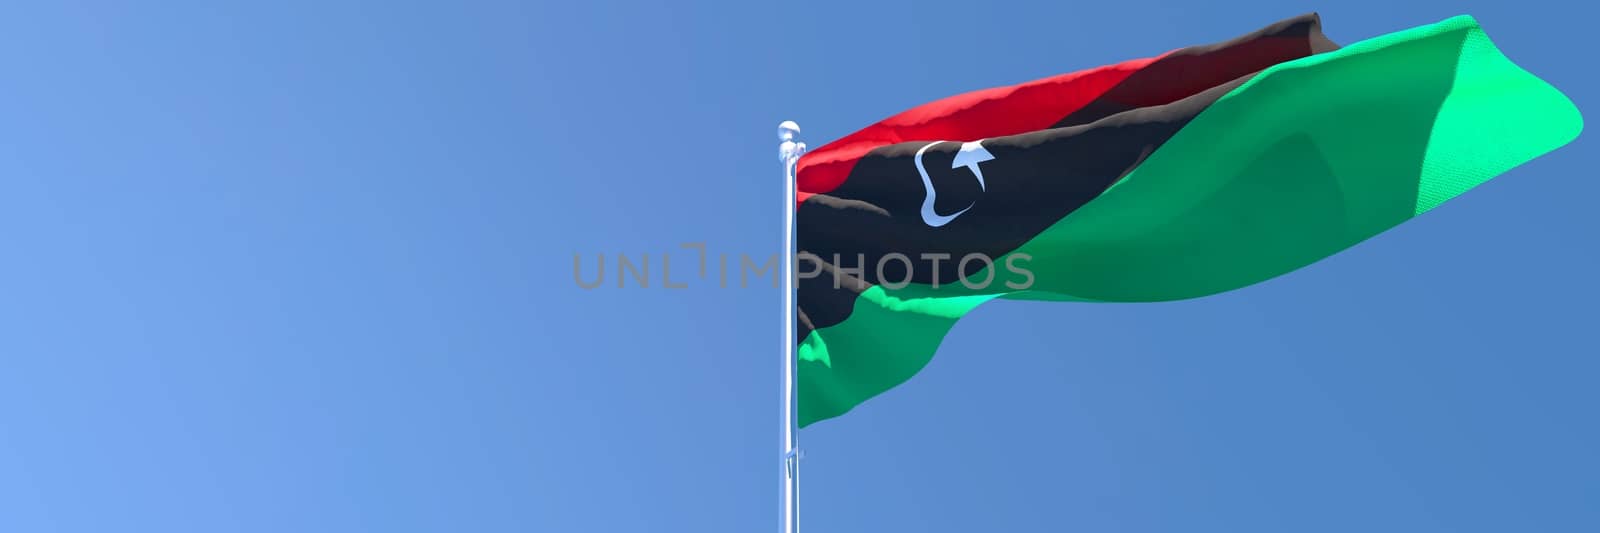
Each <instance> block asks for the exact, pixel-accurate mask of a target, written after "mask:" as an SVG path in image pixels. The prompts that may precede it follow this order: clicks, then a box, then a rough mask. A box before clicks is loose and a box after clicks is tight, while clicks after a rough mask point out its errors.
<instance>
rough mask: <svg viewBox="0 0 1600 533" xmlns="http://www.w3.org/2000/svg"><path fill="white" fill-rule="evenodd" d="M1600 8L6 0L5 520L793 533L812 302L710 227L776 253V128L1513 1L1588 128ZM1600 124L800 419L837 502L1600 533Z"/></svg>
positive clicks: (1426, 19) (1512, 38)
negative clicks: (1285, 27) (1181, 287)
mask: <svg viewBox="0 0 1600 533" xmlns="http://www.w3.org/2000/svg"><path fill="white" fill-rule="evenodd" d="M1582 6H1583V5H1582V4H1579V3H1572V2H1565V1H1554V0H1539V1H1533V0H1526V1H1519V2H1490V1H1469V2H1460V1H1451V2H1446V1H1440V0H1419V1H1407V2H1399V1H1393V0H1388V1H1381V2H1380V1H1371V2H1367V1H1361V2H1345V1H1341V2H1325V3H1308V2H1299V1H1291V2H1282V1H1266V0H1250V1H1217V2H1203V3H1194V2H1177V1H1167V2H1159V1H1148V0H1127V1H1118V2H1097V3H1075V2H1039V3H1035V4H1032V5H1028V4H1025V3H1021V2H1004V3H996V4H993V5H985V4H984V3H974V2H947V1H944V0H934V1H918V2H895V3H886V4H878V3H868V2H860V1H848V2H833V1H811V2H804V3H798V2H797V3H794V4H791V5H784V4H780V3H777V2H702V3H685V2H655V3H631V4H611V3H606V2H592V3H591V2H560V3H538V2H535V3H521V4H519V3H509V2H453V3H443V2H441V3H438V4H434V5H424V4H419V3H411V2H384V3H378V2H374V3H370V4H357V3H348V2H326V1H318V2H271V3H262V4H261V5H254V6H233V7H222V6H218V5H215V4H214V3H212V2H164V3H160V4H151V3H142V4H137V5H135V4H129V3H121V2H107V3H94V2H50V3H42V2H34V3H28V4H26V5H21V4H12V5H9V6H8V8H7V9H5V10H4V14H3V16H0V69H3V70H0V531H8V532H13V531H14V532H53V531H71V532H80V531H81V532H105V531H159V532H178V531H195V532H219V531H230V532H231V531H240V532H273V533H281V532H286V531H327V532H352V531H384V532H411V531H418V532H422V531H428V532H435V531H437V532H447V531H448V532H461V531H466V532H474V533H486V532H502V531H504V532H511V531H538V532H568V531H572V532H586V531H603V532H609V531H619V532H625V531H694V532H708V531H718V532H720V531H737V532H749V531H774V530H775V529H776V527H777V525H778V518H777V510H778V507H777V504H778V500H777V492H776V489H777V486H778V485H777V483H778V481H777V474H778V466H777V460H778V458H777V446H778V440H779V439H778V434H777V431H778V426H777V421H776V417H777V415H778V412H777V403H776V402H777V399H778V396H777V392H776V388H775V387H776V386H777V378H776V375H777V372H778V362H779V356H778V352H777V350H778V349H779V347H780V339H779V338H778V336H779V333H778V327H779V325H780V321H779V314H778V313H779V307H778V300H777V298H778V291H776V290H774V289H770V288H760V289H757V288H750V289H736V288H728V289H721V288H717V287H715V286H714V284H713V283H710V282H707V281H703V280H696V279H694V278H692V277H688V276H687V274H690V273H691V272H692V270H693V264H694V260H695V257H694V253H693V252H692V251H688V250H682V249H679V248H678V245H679V243H684V242H705V243H706V245H707V247H708V249H709V251H710V252H711V253H712V254H720V253H726V254H730V255H731V256H734V257H737V254H741V253H744V254H751V255H757V254H759V255H766V254H770V253H773V252H775V251H776V250H777V248H778V241H777V239H778V237H779V232H780V223H781V222H780V221H781V218H780V217H781V213H782V212H781V211H780V209H782V208H783V204H782V200H781V198H782V192H781V186H782V182H781V176H780V173H779V167H778V163H777V159H776V155H775V148H776V139H775V138H774V128H775V125H776V124H777V123H778V122H779V121H781V120H784V119H793V120H796V121H799V122H800V124H801V125H802V127H803V128H804V139H805V140H807V141H808V142H810V143H811V144H812V145H813V146H818V145H821V144H822V143H824V142H826V141H828V140H830V139H833V138H836V137H838V136H841V135H843V134H846V133H848V132H850V131H853V130H854V129H856V128H859V127H861V126H864V125H866V124H868V123H870V122H872V121H874V120H877V119H879V118H881V117H883V116H886V115H888V114H891V113H893V112H896V111H899V110H901V109H904V108H906V107H909V106H912V105H915V104H918V103H922V102H924V101H927V100H931V99H934V98H938V97H942V96H947V95H950V94H954V93H958V92H962V91H967V90H972V89H978V88H983V87H988V86H993V85H1000V84H1007V83H1015V82H1020V81H1024V80H1029V79H1033V78H1037V77H1041V76H1046V75H1050V74H1055V73H1059V72H1064V71H1070V70H1075V69H1079V68H1085V67H1091V66H1096V65H1100V64H1105V63H1110V62H1115V61H1121V60H1124V59H1129V58H1133V57H1142V56H1149V55H1154V54H1158V53H1161V52H1163V51H1166V50H1169V49H1172V48H1177V47H1181V46H1186V45H1192V44H1201V43H1208V42H1213V41H1217V40H1222V39H1227V38H1231V37H1233V36H1236V35H1239V34H1242V33H1245V32H1249V31H1252V30H1255V29H1256V28H1258V27H1260V26H1263V25H1265V24H1268V23H1270V22H1273V21H1275V20H1278V19H1281V18H1285V17H1289V16H1292V15H1295V14H1298V13H1302V12H1306V11H1320V12H1321V13H1322V14H1323V17H1324V22H1325V26H1326V28H1327V33H1328V34H1329V35H1330V36H1331V37H1332V38H1334V39H1335V40H1338V41H1340V42H1344V43H1349V42H1354V41H1356V40H1360V39H1363V38H1367V37H1372V36H1376V35H1379V34H1382V33H1387V32H1391V31H1396V30H1400V29H1404V28H1407V27H1412V26H1416V25H1420V24H1425V23H1430V22H1434V21H1437V20H1441V19H1444V18H1447V17H1449V16H1452V15H1456V14H1461V13H1469V14H1472V15H1475V16H1476V17H1478V19H1479V20H1480V22H1481V23H1482V24H1483V25H1484V27H1485V29H1486V30H1487V32H1488V34H1489V35H1490V37H1492V38H1494V39H1495V40H1496V42H1498V43H1499V44H1500V46H1501V47H1502V49H1503V50H1504V51H1505V52H1506V53H1507V55H1509V56H1510V57H1511V58H1512V59H1513V60H1515V61H1517V62H1518V63H1519V64H1521V65H1522V66H1523V67H1525V68H1527V69H1529V70H1530V71H1532V72H1534V73H1535V74H1538V75H1540V76H1541V77H1543V78H1545V79H1546V80H1548V81H1549V82H1551V83H1552V84H1554V85H1555V86H1556V87H1558V88H1560V89H1562V90H1563V91H1564V92H1565V93H1566V94H1567V95H1568V96H1569V97H1570V98H1572V99H1573V100H1574V101H1575V102H1576V103H1577V104H1578V106H1579V108H1580V109H1584V110H1588V111H1589V112H1590V117H1591V120H1592V119H1593V111H1592V109H1591V106H1592V104H1593V103H1594V102H1595V101H1596V98H1597V83H1600V76H1597V75H1596V74H1595V73H1594V70H1593V67H1592V59H1593V58H1592V57H1591V56H1592V55H1593V54H1592V53H1591V48H1592V46H1590V45H1588V44H1584V43H1588V42H1589V41H1588V39H1589V38H1590V36H1591V34H1592V33H1593V32H1594V31H1595V27H1594V21H1595V20H1596V17H1595V15H1596V13H1595V12H1594V11H1584V10H1593V9H1594V8H1593V7H1582ZM1593 137H1594V134H1593V132H1590V133H1588V134H1586V135H1584V136H1583V137H1580V138H1579V139H1578V140H1577V141H1576V142H1574V143H1573V144H1571V145H1569V146H1567V147H1566V148H1563V149H1561V150H1559V151H1557V152H1555V153H1553V154H1550V155H1548V156H1546V157H1544V158H1541V159H1539V160H1536V161H1534V162H1532V163H1530V164H1528V165H1526V166H1523V167H1521V168H1519V169H1516V170H1514V171H1512V172H1510V173H1509V174H1507V175H1505V176H1503V177H1501V178H1500V179H1498V180H1496V181H1494V182H1491V183H1490V184H1488V185H1486V186H1484V187H1481V188H1479V189H1478V190H1476V191H1474V192H1471V193H1469V194H1467V195H1466V196H1464V197H1463V198H1460V199H1458V200H1456V201H1454V202H1452V203H1450V204H1447V205H1445V206H1444V207H1442V208H1440V209H1438V210H1436V211H1434V212H1432V213H1429V214H1427V215H1426V216H1423V217H1422V218H1420V219H1418V220H1415V221H1413V222H1410V223H1408V224H1406V225H1404V226H1402V227H1400V228H1398V229H1396V230H1394V231H1391V232H1389V233H1387V234H1384V235H1382V236H1380V237H1378V238H1376V239H1374V240H1371V241H1369V242H1367V243H1364V244H1362V245H1360V246H1357V247H1356V248H1354V249H1352V250H1350V251H1348V252H1345V253H1342V254H1340V255H1338V256H1336V257H1333V258H1331V259H1329V260H1327V261H1325V262H1322V263H1320V264H1317V265H1314V266H1312V267H1309V268H1306V269H1303V270H1301V271H1298V272H1295V273H1293V274H1291V275H1288V276H1286V277H1283V278H1280V279H1277V280H1274V281H1271V282H1268V283H1265V284H1263V285H1260V286H1256V287H1252V288H1248V289H1245V290H1240V291H1237V292H1233V293H1229V294H1225V295H1221V296H1217V297H1213V298H1207V299H1203V300H1197V301H1188V302H1180V303H1171V304H1159V305H1073V304H1053V303H1037V302H1000V303H997V304H992V305H989V306H985V307H983V308H981V309H980V310H978V311H977V312H975V313H973V314H971V315H969V316H968V317H967V318H966V319H964V320H963V321H962V322H961V323H960V324H958V325H957V326H956V327H955V329H954V330H953V332H952V333H951V334H950V336H949V337H948V338H947V340H946V341H945V344H944V346H943V348H942V350H941V352H940V355H939V356H938V357H936V358H935V359H934V361H933V363H932V364H931V365H930V366H929V367H928V368H927V369H926V370H925V371H924V372H923V373H922V374H921V375H919V376H917V377H916V378H915V379H913V380H912V381H911V382H909V383H908V384H906V385H904V386H902V387H900V388H898V389H895V390H893V391H891V392H890V393H888V394H886V395H884V396H882V397H879V398H877V399H875V400H873V401H871V402H869V403H868V404H866V405H864V406H862V407H861V408H859V409H857V410H856V411H855V412H853V413H851V414H849V415H848V416H845V417H843V418H840V419H836V420H832V421H828V422H824V423H821V424H818V425H816V426H813V427H812V428H809V429H807V430H806V431H804V432H803V433H802V439H803V445H804V447H805V448H806V450H807V459H806V461H805V463H804V465H805V471H804V472H805V475H804V480H805V486H804V524H805V528H806V529H805V530H806V531H812V532H821V531H827V532H883V531H925V532H972V531H1086V532H1111V531H1116V532H1174V531H1183V532H1212V531H1216V532H1223V531H1225V532H1230V533H1237V532H1252V531H1259V532H1284V531H1294V532H1322V531H1326V532H1341V533H1345V532H1350V531H1400V532H1407V533H1418V532H1429V531H1450V532H1463V531H1467V532H1477V531H1481V532H1506V531H1536V532H1540V533H1552V532H1565V531H1572V532H1578V531H1584V532H1592V531H1600V505H1597V502H1600V454H1596V453H1595V450H1600V425H1597V424H1596V408H1597V407H1600V386H1597V384H1596V380H1597V378H1600V355H1597V354H1600V349H1597V347H1596V342H1595V337H1594V334H1595V328H1596V318H1597V313H1596V312H1595V311H1594V307H1593V302H1595V301H1597V300H1600V284H1597V282H1596V278H1595V275H1594V273H1595V272H1596V271H1597V270H1600V252H1597V250H1596V239H1595V231H1596V229H1597V225H1600V224H1597V221H1600V219H1597V217H1596V215H1595V213H1594V210H1593V205H1594V198H1596V197H1597V196H1600V179H1597V178H1596V173H1595V170H1594V169H1595V168H1597V167H1600V157H1597V155H1596V154H1595V152H1594V149H1593V146H1594V144H1593ZM669 252H670V253H671V254H672V257H673V261H674V263H673V268H674V277H675V279H677V280H679V281H685V280H686V281H689V282H690V287H689V288H688V289H684V290H677V291H668V290H662V289H659V288H655V287H652V288H651V289H649V290H643V289H637V288H629V289H623V290H619V289H616V288H615V287H614V286H613V287H607V288H602V289H595V290H590V291H586V290H581V289H579V288H577V286H576V285H575V283H574V282H573V278H572V258H573V254H575V253H582V254H586V256H587V257H591V258H592V257H593V255H594V254H600V253H604V254H607V255H608V256H609V258H613V259H614V257H615V254H617V253H627V254H630V255H631V256H633V257H637V256H638V255H640V254H644V253H649V254H650V256H651V258H652V262H653V263H654V264H653V265H652V267H653V269H652V274H653V275H658V272H659V270H657V269H659V266H660V264H659V259H660V256H661V254H663V253H669Z"/></svg>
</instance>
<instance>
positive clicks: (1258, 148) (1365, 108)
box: [798, 16, 1583, 426]
mask: <svg viewBox="0 0 1600 533" xmlns="http://www.w3.org/2000/svg"><path fill="white" fill-rule="evenodd" d="M1582 127H1583V121H1582V118H1581V117H1580V116H1579V114H1578V111H1577V109H1576V108H1575V107H1573V105H1572V103H1571V102H1570V101H1569V100H1567V98H1566V97H1565V96H1563V95H1562V94H1561V93H1560V92H1558V91H1557V90H1555V89H1554V88H1553V87H1551V86H1550V85H1548V84H1546V83H1545V82H1543V81H1542V80H1540V79H1538V78H1536V77H1534V76H1533V75H1531V74H1528V73H1527V72H1526V71H1523V70H1522V69H1521V68H1519V67H1517V66H1516V65H1515V64H1513V63H1511V62H1510V60H1508V59H1506V58H1505V56H1504V55H1502V54H1501V53H1500V51H1499V50H1498V49H1496V48H1495V47H1494V44H1493V43H1491V42H1490V41H1489V39H1488V37H1487V36H1486V35H1484V34H1483V32H1482V30H1480V29H1479V28H1478V25H1477V23H1476V22H1475V21H1474V20H1473V19H1472V18H1471V17H1467V16H1461V17H1455V18H1451V19H1449V20H1446V21H1443V22H1440V23H1438V24H1432V25H1428V26H1422V27H1419V28H1413V29H1410V30H1406V31H1402V32H1398V33H1393V34H1389V35H1385V36H1382V37H1378V38H1375V39H1370V40H1367V41H1362V42H1359V43H1356V44H1353V45H1351V46H1348V47H1345V48H1343V49H1340V50H1338V51H1334V52H1330V53H1326V54H1319V55H1316V56H1312V57H1308V58H1304V59H1300V60H1296V61H1292V62H1288V63H1283V64H1280V65H1277V66H1274V67H1272V68H1269V69H1267V70H1265V71H1263V72H1262V73H1261V74H1260V75H1258V76H1256V77H1255V78H1253V79H1251V80H1250V81H1249V82H1247V83H1245V84H1244V85H1242V86H1240V87H1239V88H1237V89H1235V90H1233V91H1231V92H1230V93H1228V94H1227V95H1225V96H1223V97H1222V98H1221V99H1220V100H1218V101H1217V102H1216V103H1215V104H1213V105H1212V106H1211V107H1209V108H1207V109H1206V110H1205V111H1204V112H1202V113H1201V114H1200V115H1199V116H1197V117H1196V118H1195V119H1194V120H1193V121H1192V122H1190V124H1189V125H1188V126H1186V127H1185V128H1184V129H1183V130H1182V131H1180V132H1178V134H1177V135H1175V136H1174V137H1173V138H1172V139H1171V140H1169V141H1167V143H1166V144H1165V145H1163V146H1162V147H1161V149H1160V150H1157V151H1156V152H1155V153H1154V154H1151V156H1150V158H1149V159H1148V160H1147V161H1145V162H1144V163H1143V164H1142V165H1140V166H1139V168H1137V169H1135V170H1134V172H1132V173H1131V174H1129V176H1128V177H1127V178H1125V179H1124V180H1122V181H1121V182H1119V183H1118V184H1117V185H1116V186H1114V187H1112V188H1111V189H1109V190H1107V191H1106V192H1105V193H1104V194H1102V195H1101V196H1100V197H1098V198H1096V199H1095V200H1093V201H1091V202H1089V203H1088V204H1086V205H1085V206H1083V207H1082V208H1080V209H1078V210H1077V211H1074V212H1073V213H1072V214H1070V215H1068V216H1067V217H1065V218H1063V219H1061V220H1060V221H1059V222H1057V223H1056V224H1054V225H1052V226H1051V227H1050V228H1049V229H1047V230H1046V231H1044V232H1043V233H1041V234H1040V235H1039V236H1037V237H1035V238H1034V239H1033V240H1031V241H1029V242H1027V243H1025V244H1024V245H1023V246H1022V247H1020V248H1019V249H1018V250H1016V251H1014V252H1013V254H1028V255H1029V256H1031V257H1032V260H1031V261H1030V262H1029V263H1028V265H1027V266H1028V268H1029V269H1030V270H1032V271H1033V272H1034V274H1035V276H1036V282H1035V284H1034V285H1033V287H1032V288H1031V290H1029V291H1026V292H1006V291H1007V289H1005V288H1004V285H1003V284H1001V283H998V282H997V283H995V284H993V285H992V286H991V288H989V289H985V290H983V291H972V290H969V289H966V288H965V287H963V286H962V285H961V284H959V283H958V284H953V285H948V286H942V287H940V288H939V289H938V290H933V289H931V288H929V287H925V286H915V285H913V286H909V287H906V288H904V289H900V290H893V291H886V290H883V289H881V288H873V289H872V290H870V291H868V292H867V293H865V294H863V296H862V297H860V298H858V299H857V300H856V302H855V307H854V311H853V313H852V314H851V315H850V318H849V319H847V320H846V321H844V322H843V323H840V324H836V325H834V326H831V327H827V328H823V329H820V330H817V331H814V332H812V334H811V335H810V336H808V337H807V338H806V339H805V341H804V342H803V343H802V344H801V346H800V351H799V355H798V356H799V359H800V365H799V392H798V395H799V410H800V424H801V425H802V426H804V425H809V424H811V423H813V422H816V421H818V420H823V419H827V418H831V417H834V416H838V415H840V414H843V413H845V412H846V411H849V410H850V409H851V408H853V407H855V406H856V405H858V404H860V403H861V402H862V401H865V400H866V399H868V398H871V397H872V396H875V395H877V394H879V393H881V392H883V391H885V390H888V389H889V388H891V387H893V386H895V385H898V384H899V383H902V382H904V381H905V380H906V379H909V378H910V377H911V376H912V375H913V374H915V373H916V372H917V371H919V370H921V369H922V367H923V366H925V365H926V364H927V362H928V361H929V359H931V358H932V356H933V352H934V351H935V350H936V349H937V347H938V345H939V342H940V340H942V339H943V337H944V335H945V333H947V332H948V331H949V329H950V327H951V326H952V325H954V324H955V321H956V320H957V319H959V318H960V317H961V315H963V314H965V313H966V312H967V311H970V310H971V309H972V308H974V307H976V306H977V305H978V304H980V303H982V302H984V301H987V300H989V299H992V298H994V297H997V296H1003V297H1005V298H1008V299H1032V300H1074V301H1111V302H1146V301H1169V300H1179V299H1185V298H1194V297H1199V296H1205V295H1209V294H1215V293H1218V292H1223V291H1227V290H1232V289H1236V288H1239V287H1244V286H1247V285H1251V284H1255V283H1259V282H1262V281H1265V280H1268V279H1271V278H1274V277H1277V276H1280V275H1283V274H1285V273H1288V272H1290V271H1293V270H1295V269H1297V268H1300V267H1302V266H1305V265H1307V264H1310V263H1312V262H1315V261H1318V260H1320V259H1322V258H1325V257H1327V256H1329V255H1332V254H1334V253H1337V252H1338V251H1340V250H1343V249H1345V248H1348V247H1350V246H1352V245H1354V244H1356V243H1359V242H1361V241H1362V240H1365V239H1367V238H1368V237H1371V236H1373V235H1376V234H1378V233H1380V232H1382V231H1384V230H1387V229H1389V228H1391V227H1394V226H1395V225H1397V224H1399V223H1401V222H1404V221H1406V220H1408V219H1410V218H1411V217H1413V216H1416V215H1419V214H1421V213H1424V212H1426V211H1428V210H1430V209H1433V208H1434V207H1437V206H1438V205H1439V204H1441V203H1443V202H1444V201H1445V200H1448V199H1450V198H1453V197H1455V196H1457V195H1459V194H1461V193H1463V192H1465V191H1467V190H1468V189H1471V188H1472V187H1475V186H1477V185H1479V184H1481V183H1483V182H1485V181H1488V180H1489V179H1490V178H1492V177H1494V176H1496V175H1498V174H1500V173H1503V172H1505V171H1507V170H1509V169H1511V168H1513V167H1515V166H1517V165H1519V164H1522V163H1524V162H1527V161H1528V160H1531V159H1533V158H1535V157H1538V156H1539V155H1541V154H1544V153H1546V152H1549V151H1550V150H1554V149H1555V148H1557V147H1560V146H1561V145H1563V144H1566V143H1567V142H1570V141H1571V140H1572V139H1574V138H1576V137H1577V135H1578V132H1579V131H1580V130H1581V129H1582ZM997 264H1004V263H1003V262H997ZM997 276H999V277H998V278H997V279H1008V276H1009V273H1007V272H1005V271H1001V272H997ZM984 277H985V275H984V274H982V273H980V274H979V275H978V276H977V279H983V278H984ZM980 293H981V294H980Z"/></svg>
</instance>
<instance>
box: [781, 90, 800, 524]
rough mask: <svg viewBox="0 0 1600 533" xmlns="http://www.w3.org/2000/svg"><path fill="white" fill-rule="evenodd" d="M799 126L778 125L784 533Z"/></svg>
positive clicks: (795, 494) (789, 515)
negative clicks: (781, 203)
mask: <svg viewBox="0 0 1600 533" xmlns="http://www.w3.org/2000/svg"><path fill="white" fill-rule="evenodd" d="M799 135H800V125H799V124H795V123H794V122H793V121H788V120H785V121H783V123H781V124H778V140H779V141H781V144H779V145H778V159H779V160H781V161H782V162H783V178H784V185H783V213H784V215H783V267H782V269H781V270H780V271H779V274H780V275H781V276H783V280H782V284H783V387H782V390H783V403H782V405H783V448H782V452H783V455H782V457H783V462H782V465H783V474H782V475H783V478H782V479H783V533H798V532H799V531H800V439H799V436H798V435H796V433H797V432H796V431H795V407H796V403H795V394H794V384H795V375H794V365H795V360H794V349H795V342H796V339H795V338H794V326H795V319H794V312H795V307H794V211H795V202H794V198H795V165H796V163H798V162H799V161H800V156H801V154H804V153H806V143H803V142H800V141H798V140H796V139H795V138H796V137H797V136H799Z"/></svg>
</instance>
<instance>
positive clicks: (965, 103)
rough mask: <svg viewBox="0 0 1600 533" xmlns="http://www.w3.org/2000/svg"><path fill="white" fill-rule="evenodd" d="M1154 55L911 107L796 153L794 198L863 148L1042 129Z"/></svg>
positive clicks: (839, 176)
mask: <svg viewBox="0 0 1600 533" xmlns="http://www.w3.org/2000/svg"><path fill="white" fill-rule="evenodd" d="M1156 59H1159V57H1152V58H1145V59H1135V60H1132V61H1125V62H1122V63H1117V64H1115V65H1107V66H1103V67H1099V68H1093V69H1089V70H1082V71H1078V72H1072V73H1068V74H1061V75H1057V76H1051V77H1049V78H1044V79H1040V80H1034V81H1030V82H1026V83H1021V84H1017V85H1012V86H1008V87H995V88H992V89H983V90H980V91H973V92H970V93H966V94H959V95H956V96H951V97H949V98H944V99H941V100H936V101H933V102H929V103H926V104H923V105H920V106H917V107H914V108H911V109H909V110H907V111H905V112H902V113H900V114H898V115H895V116H892V117H889V118H886V119H883V120H882V121H879V122H878V123H876V124H873V125H871V126H867V127H866V128H863V129H862V130H861V131H857V132H855V133H852V134H850V135H847V136H845V137H844V138H841V139H839V140H837V141H834V142H831V143H828V144H826V145H824V146H822V147H821V148H818V149H816V150H812V151H811V152H809V153H807V154H806V155H804V156H802V157H801V158H800V162H799V165H798V167H797V170H796V172H797V174H796V180H797V181H798V184H797V185H798V187H797V188H798V189H799V191H797V194H796V197H795V199H796V201H805V199H806V198H807V197H809V196H811V195H812V194H821V193H827V192H829V191H832V190H834V189H835V188H838V187H839V185H840V184H843V183H844V181H845V178H847V177H848V176H849V175H850V170H851V169H852V168H854V167H855V164H856V161H858V160H860V159H861V157H862V156H864V155H866V154H867V152H870V151H872V150H873V149H874V148H877V147H880V146H887V145H890V144H896V143H902V142H907V141H919V140H947V141H971V140H976V139H985V138H989V137H999V136H1004V135H1016V134H1019V133H1026V132H1030V131H1035V130H1040V129H1044V128H1048V127H1050V126H1052V125H1054V124H1055V123H1056V122H1057V121H1059V120H1061V119H1062V118H1065V117H1066V116H1067V115H1069V114H1071V113H1072V112H1073V111H1077V110H1078V109H1079V108H1082V107H1083V106H1084V105H1087V104H1088V103H1089V102H1092V101H1094V99H1095V98H1098V97H1100V96H1101V95H1103V94H1105V93H1106V91H1107V90H1110V89H1111V88H1112V87H1114V86H1116V84H1117V83H1119V82H1121V81H1122V80H1124V79H1126V78H1127V77H1128V76H1129V75H1131V74H1133V73H1134V72H1135V71H1137V70H1139V69H1142V68H1144V67H1145V66H1147V65H1149V64H1150V63H1151V62H1153V61H1155V60H1156Z"/></svg>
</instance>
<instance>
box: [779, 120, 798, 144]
mask: <svg viewBox="0 0 1600 533" xmlns="http://www.w3.org/2000/svg"><path fill="white" fill-rule="evenodd" d="M799 135H800V125H799V124H795V123H794V121H793V120H785V121H783V123H782V124H778V140H780V141H792V140H794V138H795V137H797V136H799Z"/></svg>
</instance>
